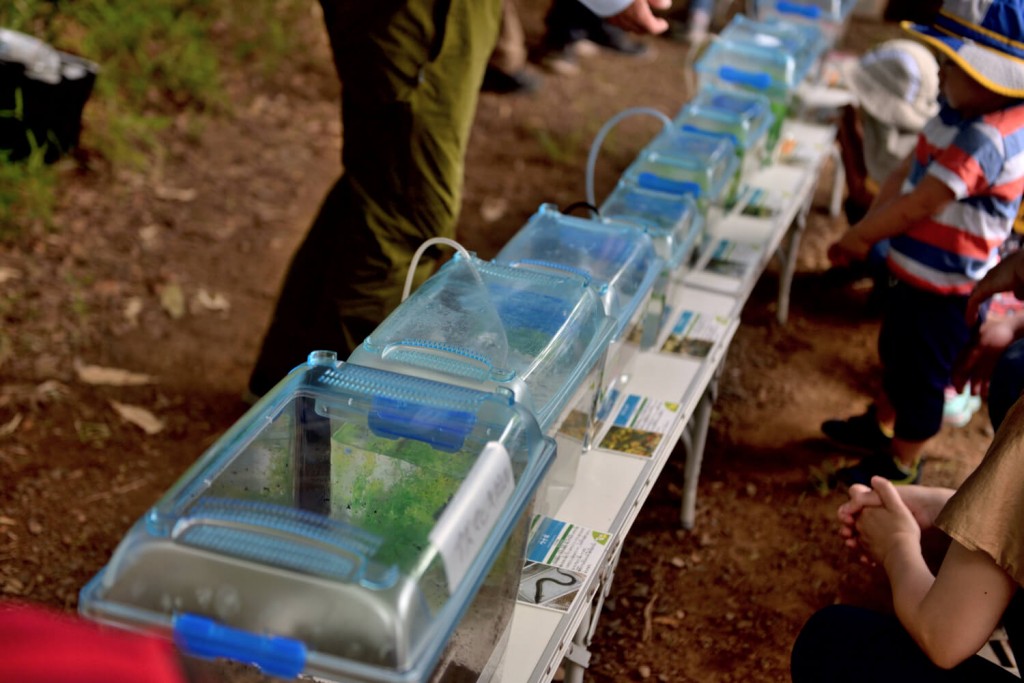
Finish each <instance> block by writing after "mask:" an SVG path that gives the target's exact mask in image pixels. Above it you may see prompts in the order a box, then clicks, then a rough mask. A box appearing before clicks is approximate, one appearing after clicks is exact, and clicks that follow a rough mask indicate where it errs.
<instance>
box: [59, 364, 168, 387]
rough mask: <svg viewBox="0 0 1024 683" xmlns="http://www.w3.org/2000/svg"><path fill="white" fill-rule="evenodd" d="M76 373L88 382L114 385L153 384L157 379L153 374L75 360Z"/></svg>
mask: <svg viewBox="0 0 1024 683" xmlns="http://www.w3.org/2000/svg"><path fill="white" fill-rule="evenodd" d="M75 373H76V374H77V375H78V379H79V380H80V381H82V382H84V383H86V384H94V385H98V384H102V385H107V386H113V387H137V386H141V385H143V384H152V383H153V382H155V381H156V378H154V377H153V376H152V375H145V374H142V373H140V372H131V371H129V370H122V369H121V368H105V367H102V366H99V365H85V364H84V363H82V362H80V361H77V360H76V361H75Z"/></svg>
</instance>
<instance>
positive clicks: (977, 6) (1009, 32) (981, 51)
mask: <svg viewBox="0 0 1024 683" xmlns="http://www.w3.org/2000/svg"><path fill="white" fill-rule="evenodd" d="M903 28H905V29H907V30H908V31H910V32H911V33H913V34H915V35H916V37H918V38H920V39H921V40H923V41H924V42H926V43H928V44H929V45H931V46H932V47H934V48H935V49H937V50H940V51H941V52H942V53H943V54H945V55H947V56H948V57H949V58H950V59H952V60H953V61H954V62H956V63H957V64H958V65H959V66H960V67H961V68H963V69H964V71H966V72H967V73H968V74H970V76H971V77H972V78H973V79H974V80H976V81H977V82H978V83H981V84H982V85H983V86H985V87H986V88H988V89H989V90H991V91H992V92H995V93H999V94H1000V95H1005V96H1007V97H1019V98H1024V42H1022V41H1024V0H945V2H943V3H942V9H941V10H939V13H938V15H936V17H935V19H934V20H933V21H932V24H931V26H923V25H921V24H912V23H910V22H904V23H903Z"/></svg>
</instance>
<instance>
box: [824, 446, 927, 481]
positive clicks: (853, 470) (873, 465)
mask: <svg viewBox="0 0 1024 683" xmlns="http://www.w3.org/2000/svg"><path fill="white" fill-rule="evenodd" d="M871 477H885V478H886V479H888V480H889V481H891V482H892V483H893V484H896V485H897V486H903V485H906V484H917V483H919V482H920V481H921V463H918V464H916V465H914V467H913V469H912V470H911V471H910V472H907V471H904V469H903V468H902V467H900V466H899V464H897V462H896V460H895V459H893V457H892V456H891V455H889V454H888V453H875V454H874V455H869V456H867V457H866V458H864V459H863V460H861V461H860V462H859V463H857V464H856V465H853V466H852V467H844V468H843V469H841V470H839V471H838V472H836V473H835V480H836V482H838V483H840V484H843V485H844V486H847V487H850V486H853V485H854V484H863V485H864V486H871Z"/></svg>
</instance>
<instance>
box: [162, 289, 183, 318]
mask: <svg viewBox="0 0 1024 683" xmlns="http://www.w3.org/2000/svg"><path fill="white" fill-rule="evenodd" d="M160 305H161V306H162V307H163V309H164V310H165V311H167V315H169V316H171V317H172V318H173V319H175V320H178V319H179V318H182V317H184V316H185V292H183V291H182V289H181V286H180V285H178V284H177V283H174V282H171V283H168V284H166V285H164V286H163V287H161V288H160Z"/></svg>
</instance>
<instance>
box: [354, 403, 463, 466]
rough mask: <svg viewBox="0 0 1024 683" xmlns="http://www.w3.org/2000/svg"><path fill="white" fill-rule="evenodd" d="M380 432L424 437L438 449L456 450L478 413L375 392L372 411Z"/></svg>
mask: <svg viewBox="0 0 1024 683" xmlns="http://www.w3.org/2000/svg"><path fill="white" fill-rule="evenodd" d="M368 418H369V426H370V430H371V431H372V432H373V433H374V434H376V435H377V436H386V437H390V438H408V439H415V440H417V441H423V442H424V443H427V444H430V445H431V446H433V447H434V448H436V449H438V450H439V451H444V452H446V453H455V452H456V451H459V450H461V449H462V445H463V443H465V440H466V436H467V435H468V434H469V433H470V432H471V431H473V427H474V426H475V425H476V415H475V414H473V413H471V412H468V411H463V410H450V409H447V408H438V407H436V406H428V405H423V404H417V403H413V402H411V401H404V400H400V399H394V398H388V397H385V396H375V397H374V398H373V401H372V403H371V406H370V412H369V416H368Z"/></svg>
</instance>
